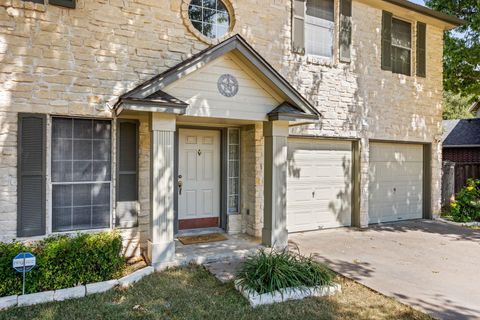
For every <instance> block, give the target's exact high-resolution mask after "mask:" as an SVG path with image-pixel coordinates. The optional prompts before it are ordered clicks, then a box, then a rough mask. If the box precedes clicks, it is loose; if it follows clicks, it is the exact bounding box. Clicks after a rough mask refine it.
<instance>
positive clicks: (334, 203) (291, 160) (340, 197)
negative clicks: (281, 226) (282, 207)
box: [287, 138, 352, 232]
mask: <svg viewBox="0 0 480 320" xmlns="http://www.w3.org/2000/svg"><path fill="white" fill-rule="evenodd" d="M351 172H352V143H351V142H350V141H334V140H318V139H301V138H289V139H288V179H287V228H288V231H289V232H297V231H307V230H317V229H322V228H335V227H341V226H350V225H351V215H352V210H351V197H352V196H351V190H352V178H351V177H352V174H351Z"/></svg>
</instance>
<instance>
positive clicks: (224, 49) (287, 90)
mask: <svg viewBox="0 0 480 320" xmlns="http://www.w3.org/2000/svg"><path fill="white" fill-rule="evenodd" d="M231 51H235V52H236V53H238V54H239V55H240V56H241V58H242V59H243V60H244V62H245V63H247V64H248V65H250V66H252V67H254V68H256V70H257V71H258V72H259V74H261V75H262V76H263V77H264V78H265V79H267V81H269V82H270V83H271V85H272V86H274V87H275V88H276V89H277V90H278V91H280V92H282V93H283V94H284V95H285V97H286V99H287V100H286V101H285V102H287V103H288V104H290V105H291V106H292V107H293V108H295V109H296V110H297V111H298V113H297V115H298V116H299V115H300V114H306V115H311V116H312V117H313V118H315V119H318V118H319V117H320V113H319V112H318V110H317V109H316V108H315V107H314V106H313V105H312V104H310V102H309V101H308V100H307V99H305V97H303V96H302V95H301V94H300V93H299V92H298V91H297V90H296V89H295V88H294V87H293V86H292V85H291V84H290V83H289V82H288V81H287V80H286V79H285V78H283V77H282V76H281V75H280V73H278V72H277V71H276V70H275V69H274V68H273V67H272V66H271V65H270V64H269V63H268V62H267V61H266V60H265V59H264V58H263V57H262V56H261V55H260V54H259V53H258V52H256V51H255V49H253V47H252V46H250V45H249V44H248V43H247V41H245V39H243V38H242V37H241V36H240V35H238V34H236V35H234V36H232V37H231V38H228V39H226V40H224V41H223V42H220V43H219V44H217V45H215V46H212V47H210V48H207V49H205V50H203V51H201V52H199V53H197V54H195V55H193V56H192V57H190V58H188V59H187V60H185V61H183V62H181V63H179V64H178V65H176V66H174V67H173V68H170V69H168V70H166V71H165V72H163V73H161V74H159V75H157V76H155V77H153V78H152V79H150V80H148V81H146V82H144V83H142V84H140V85H139V86H137V87H136V88H134V89H132V90H130V91H129V92H127V93H125V94H123V95H121V96H120V97H119V99H118V101H117V102H116V103H115V105H114V107H115V109H117V114H118V113H119V112H120V111H121V110H122V108H127V109H129V110H138V111H142V110H143V111H157V112H173V113H178V114H183V113H185V108H186V107H187V104H186V103H184V102H183V101H180V100H179V99H176V98H174V97H171V96H168V97H167V96H166V95H167V94H166V93H165V92H163V91H162V89H163V88H165V87H166V86H168V85H170V84H172V83H173V82H175V81H177V80H179V79H181V78H183V77H185V76H187V75H188V74H191V73H192V72H194V71H196V70H198V69H200V68H202V67H203V66H205V65H206V64H207V63H208V62H211V61H213V60H215V59H216V58H218V57H220V56H223V55H225V54H227V53H229V52H231ZM152 97H155V98H158V97H160V100H158V99H157V100H155V99H152ZM131 102H134V103H135V105H132V104H131ZM143 102H145V106H142V103H143ZM155 106H157V107H158V108H159V109H158V110H156V109H155Z"/></svg>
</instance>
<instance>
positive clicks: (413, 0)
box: [410, 0, 425, 6]
mask: <svg viewBox="0 0 480 320" xmlns="http://www.w3.org/2000/svg"><path fill="white" fill-rule="evenodd" d="M410 2H413V3H416V4H421V5H422V6H424V5H425V1H424V0H410Z"/></svg>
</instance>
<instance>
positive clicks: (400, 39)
mask: <svg viewBox="0 0 480 320" xmlns="http://www.w3.org/2000/svg"><path fill="white" fill-rule="evenodd" d="M411 57H412V25H411V24H410V23H408V22H406V21H403V20H399V19H395V18H393V19H392V72H394V73H400V74H405V75H408V76H409V75H410V73H411V60H412V58H411Z"/></svg>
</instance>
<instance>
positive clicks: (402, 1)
mask: <svg viewBox="0 0 480 320" xmlns="http://www.w3.org/2000/svg"><path fill="white" fill-rule="evenodd" d="M383 1H386V2H390V3H392V4H395V5H397V6H400V7H403V8H406V9H409V10H413V11H416V12H418V13H421V14H424V15H427V16H430V17H433V18H436V19H439V20H442V21H445V22H448V23H451V24H453V25H455V26H461V25H464V24H465V21H463V20H462V19H459V18H457V17H454V16H451V15H448V14H445V13H443V12H440V11H436V10H433V9H430V8H427V7H425V6H422V5H419V4H416V3H413V2H410V1H408V0H383Z"/></svg>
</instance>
